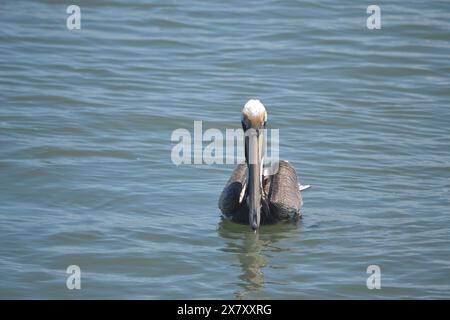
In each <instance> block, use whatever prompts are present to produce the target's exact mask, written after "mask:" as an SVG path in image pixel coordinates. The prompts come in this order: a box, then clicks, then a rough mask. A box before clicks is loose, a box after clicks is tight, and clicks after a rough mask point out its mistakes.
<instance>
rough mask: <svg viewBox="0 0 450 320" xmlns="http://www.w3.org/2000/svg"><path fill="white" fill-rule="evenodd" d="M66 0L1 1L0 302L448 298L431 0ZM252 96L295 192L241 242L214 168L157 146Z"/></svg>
mask: <svg viewBox="0 0 450 320" xmlns="http://www.w3.org/2000/svg"><path fill="white" fill-rule="evenodd" d="M77 4H78V5H79V6H80V7H81V12H82V25H81V30H78V31H77V30H75V31H69V30H68V29H67V28H66V18H67V16H68V14H66V8H67V4H61V3H58V2H56V1H2V3H1V4H0V221H1V223H0V275H1V277H0V298H19V299H23V298H34V299H37V298H43V299H49V298H51V299H53V298H62V299H78V298H87V299H92V298H115V299H118V298H125V299H130V298H137V299H144V298H146V299H162V298H169V299H179V298H195V299H204V298H213V299H216V298H218V299H230V298H231V299H234V298H237V299H241V298H243V299H247V298H258V299H259V298H261V299H268V298H269V299H282V298H288V299H310V298H319V299H325V298H331V299H348V298H361V299H372V298H377V299H394V298H402V299H403V298H449V297H450V293H449V292H450V249H449V240H450V236H449V235H450V232H449V228H450V217H449V205H450V200H449V199H450V135H449V134H450V129H449V128H450V109H449V106H450V90H449V84H450V81H449V80H450V78H449V73H450V63H449V57H450V43H449V40H450V20H449V16H450V3H448V2H446V1H430V2H423V1H412V2H410V3H408V4H406V3H404V2H402V1H389V2H387V1H379V2H378V4H379V5H380V6H381V10H382V29H381V30H368V29H367V28H366V18H367V17H368V14H366V4H363V3H360V2H356V1H325V0H321V1H293V0H289V1H269V0H266V1H246V2H245V3H244V2H242V1H228V2H226V3H225V2H223V1H183V2H175V1H152V2H151V3H146V2H144V1H136V0H135V1H125V0H116V1H109V2H101V4H100V2H99V3H97V4H94V3H92V1H77ZM251 97H259V98H261V99H262V101H263V102H264V104H265V105H266V107H267V109H268V113H269V124H270V126H271V127H272V128H279V129H280V138H281V141H280V153H281V157H282V158H285V159H288V160H290V161H291V162H292V163H293V164H294V165H295V167H296V168H297V170H298V173H299V176H300V180H301V181H302V183H305V184H311V185H313V188H312V189H311V190H309V191H308V192H305V193H304V207H303V215H304V218H303V220H302V221H301V222H299V223H298V224H289V223H288V224H279V225H275V226H265V227H263V228H262V229H261V230H260V232H259V233H258V234H256V235H255V234H253V233H251V231H250V229H249V227H247V226H241V225H236V224H231V223H229V222H222V221H221V219H220V214H219V210H218V208H217V200H218V197H219V195H220V192H221V190H222V188H223V186H224V184H225V182H226V180H227V179H228V177H229V174H230V173H231V171H232V169H233V166H232V165H197V166H195V165H181V166H178V167H177V166H175V165H174V164H173V163H172V162H171V158H170V155H171V150H172V148H173V146H174V145H175V144H174V143H173V142H171V141H170V137H171V134H172V132H173V130H175V129H177V128H186V129H188V130H193V123H194V121H196V120H201V121H203V127H204V130H206V129H208V128H218V129H220V130H225V129H226V128H238V127H239V125H240V111H241V109H242V106H243V104H244V103H245V102H246V101H247V100H248V99H249V98H251ZM73 264H75V265H78V266H80V268H81V271H82V280H81V281H82V282H81V285H82V289H81V290H68V289H67V288H66V278H67V276H68V275H67V274H66V273H65V271H66V268H67V267H68V266H69V265H73ZM369 265H378V266H380V268H381V273H382V280H381V281H382V282H381V286H382V288H381V289H380V290H369V289H368V288H367V286H366V279H367V277H368V274H366V269H367V267H368V266H369Z"/></svg>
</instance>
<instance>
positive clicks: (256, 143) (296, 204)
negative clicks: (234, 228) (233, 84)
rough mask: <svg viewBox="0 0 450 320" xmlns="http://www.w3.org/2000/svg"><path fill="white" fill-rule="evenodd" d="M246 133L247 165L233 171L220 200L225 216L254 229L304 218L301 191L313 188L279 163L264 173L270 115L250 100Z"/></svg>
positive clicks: (245, 116) (244, 126)
mask: <svg viewBox="0 0 450 320" xmlns="http://www.w3.org/2000/svg"><path fill="white" fill-rule="evenodd" d="M241 122H242V129H243V130H244V132H245V138H244V139H245V162H243V163H241V164H239V165H238V166H237V167H236V169H234V171H233V173H232V174H231V177H230V179H229V180H228V182H227V184H226V185H225V188H224V189H223V191H222V194H221V195H220V199H219V208H220V210H221V211H222V213H223V215H224V216H225V217H227V218H229V219H231V220H232V221H234V222H238V223H246V224H247V223H248V224H250V227H251V228H252V229H253V230H255V231H256V230H257V229H258V228H259V226H260V224H271V223H275V222H278V221H280V220H288V219H298V218H299V217H300V216H301V213H300V207H301V206H302V197H301V194H300V192H301V191H303V190H305V189H308V188H309V187H310V186H309V185H306V186H302V185H300V184H299V181H298V178H297V173H296V171H295V169H294V167H293V166H292V165H291V164H290V163H289V162H287V161H284V160H282V161H279V162H278V170H277V172H275V173H274V174H271V175H268V174H264V170H263V162H264V134H262V129H265V128H266V123H267V112H266V108H265V107H264V105H263V104H262V103H261V101H259V100H257V99H251V100H249V101H248V102H247V103H246V104H245V106H244V109H243V110H242V121H241Z"/></svg>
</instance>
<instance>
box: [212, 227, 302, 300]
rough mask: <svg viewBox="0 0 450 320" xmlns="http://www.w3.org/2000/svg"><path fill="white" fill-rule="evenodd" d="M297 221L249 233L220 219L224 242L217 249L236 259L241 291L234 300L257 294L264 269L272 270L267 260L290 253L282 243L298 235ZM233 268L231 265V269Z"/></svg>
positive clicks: (290, 249) (243, 228) (262, 283)
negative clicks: (283, 252)
mask: <svg viewBox="0 0 450 320" xmlns="http://www.w3.org/2000/svg"><path fill="white" fill-rule="evenodd" d="M300 226H301V220H298V221H296V222H284V223H278V224H276V225H268V226H265V227H264V229H263V230H262V231H261V232H256V233H255V232H252V231H251V230H249V229H248V226H246V225H240V224H236V223H232V222H230V221H228V220H226V219H223V220H222V221H221V222H220V223H219V226H218V233H219V235H220V236H221V237H222V238H223V239H224V240H225V245H224V247H223V248H222V249H221V250H222V251H224V252H228V253H234V254H236V255H237V258H238V261H239V266H240V268H241V270H242V273H241V274H240V275H239V280H240V281H239V283H238V285H239V286H240V287H241V288H242V291H239V292H235V296H236V298H238V299H247V298H248V295H250V294H257V293H258V292H260V291H261V290H262V289H263V288H264V286H265V278H264V271H263V270H264V269H265V268H266V267H270V268H276V266H274V265H273V263H271V261H270V260H271V257H272V256H273V254H274V253H276V252H282V251H292V248H290V247H289V246H288V245H286V246H284V245H283V240H286V239H289V238H291V237H292V236H294V235H298V228H299V227H300ZM232 266H234V264H233V265H232Z"/></svg>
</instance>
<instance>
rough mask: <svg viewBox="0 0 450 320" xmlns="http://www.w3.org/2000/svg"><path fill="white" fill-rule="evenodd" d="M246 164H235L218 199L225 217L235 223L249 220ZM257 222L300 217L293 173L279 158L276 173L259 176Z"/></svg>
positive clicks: (291, 168) (298, 194) (295, 176)
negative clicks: (260, 186)
mask: <svg viewBox="0 0 450 320" xmlns="http://www.w3.org/2000/svg"><path fill="white" fill-rule="evenodd" d="M247 179H248V166H247V163H246V162H244V163H241V164H239V165H238V166H237V167H236V169H235V170H234V171H233V173H232V174H231V177H230V179H229V180H228V182H227V184H226V185H225V188H224V189H223V191H222V194H221V195H220V199H219V208H220V210H221V211H222V213H223V214H224V215H225V217H227V218H229V219H231V220H232V221H234V222H237V223H245V224H248V223H249V207H248V204H247V201H246V199H247V196H248V187H247V186H248V184H247ZM262 191H263V192H262V195H261V204H262V205H261V224H272V223H276V222H278V221H281V220H289V219H298V218H299V217H300V216H301V213H300V208H301V206H302V197H301V194H300V186H299V181H298V178H297V173H296V171H295V169H294V167H293V166H292V165H291V164H290V163H289V162H287V161H280V162H279V167H278V172H277V173H276V174H274V175H270V176H264V177H263V178H262Z"/></svg>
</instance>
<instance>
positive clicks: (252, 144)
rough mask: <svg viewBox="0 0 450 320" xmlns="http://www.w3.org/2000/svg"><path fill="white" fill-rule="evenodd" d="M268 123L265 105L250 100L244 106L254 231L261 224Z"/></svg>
mask: <svg viewBox="0 0 450 320" xmlns="http://www.w3.org/2000/svg"><path fill="white" fill-rule="evenodd" d="M266 121H267V114H266V110H265V108H264V105H263V104H262V103H261V102H260V101H259V100H249V101H248V102H247V103H246V105H245V106H244V110H243V118H242V127H243V129H244V131H245V159H246V161H247V166H248V180H247V181H248V195H247V205H248V207H249V217H248V218H249V223H250V227H251V228H252V229H253V230H255V231H256V230H257V229H258V228H259V225H260V222H261V198H262V179H263V167H262V166H263V157H264V149H263V146H264V133H263V129H264V127H265V124H266Z"/></svg>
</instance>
